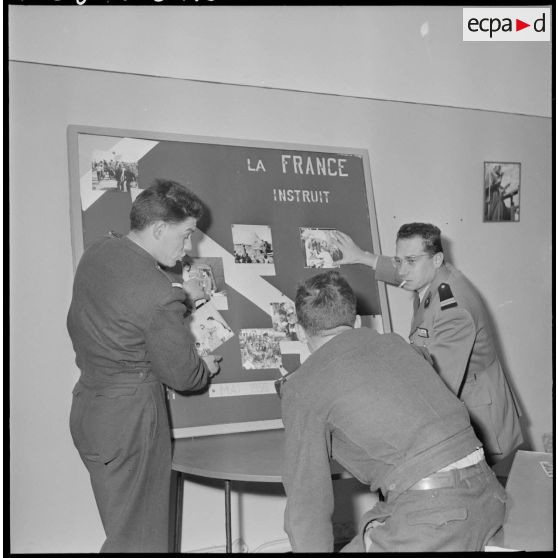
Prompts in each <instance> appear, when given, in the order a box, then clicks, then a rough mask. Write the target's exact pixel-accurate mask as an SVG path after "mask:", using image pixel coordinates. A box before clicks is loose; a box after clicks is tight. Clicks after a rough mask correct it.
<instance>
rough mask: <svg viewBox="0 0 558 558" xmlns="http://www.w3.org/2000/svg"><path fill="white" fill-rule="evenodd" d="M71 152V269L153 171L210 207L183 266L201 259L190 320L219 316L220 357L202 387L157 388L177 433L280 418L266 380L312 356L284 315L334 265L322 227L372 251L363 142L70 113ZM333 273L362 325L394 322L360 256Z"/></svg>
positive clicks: (375, 245) (121, 225) (375, 247)
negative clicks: (218, 134) (106, 122)
mask: <svg viewBox="0 0 558 558" xmlns="http://www.w3.org/2000/svg"><path fill="white" fill-rule="evenodd" d="M68 151H69V170H70V206H71V207H70V214H71V229H72V230H71V234H72V249H73V258H74V268H75V267H77V264H78V261H79V259H80V257H81V254H82V253H83V251H84V250H85V249H87V247H88V246H89V245H90V244H91V243H92V242H94V241H95V240H97V239H98V238H100V237H102V236H104V235H106V234H107V233H108V232H109V231H111V232H113V233H115V234H120V235H125V234H127V233H128V231H129V214H130V209H131V206H132V203H133V200H134V199H135V197H136V196H137V195H138V194H139V193H140V192H141V191H142V189H144V188H146V187H148V186H149V185H151V184H152V183H153V181H154V180H155V179H158V178H161V179H168V180H174V181H176V182H179V183H181V184H183V185H185V186H187V187H188V188H189V189H190V190H192V191H193V192H195V193H196V194H197V195H198V196H199V197H200V198H201V199H202V201H203V202H204V204H205V205H206V206H207V208H208V214H207V215H206V216H204V217H203V218H202V220H200V222H199V223H198V230H197V231H196V233H195V234H194V236H193V238H192V244H193V249H192V251H191V253H190V254H189V257H188V262H186V264H187V265H190V264H192V263H193V264H194V269H198V270H199V269H203V270H205V271H204V273H205V275H204V277H206V278H207V279H208V281H209V283H210V288H208V292H209V295H208V300H207V302H206V303H205V304H203V305H201V306H200V307H199V308H198V309H197V310H195V311H194V313H193V314H192V317H191V318H190V319H189V324H188V327H192V328H194V327H198V326H200V324H201V326H203V325H204V324H205V325H207V324H216V322H220V324H217V325H219V328H220V332H218V333H216V332H215V327H213V328H212V336H211V338H210V337H208V338H207V339H208V340H210V341H211V342H210V341H207V346H206V345H205V342H206V341H205V340H204V341H203V342H202V345H203V347H202V348H201V349H200V350H205V351H206V354H207V353H212V354H218V355H221V356H222V357H223V360H222V362H221V370H220V372H219V374H218V375H216V376H215V377H214V378H213V379H212V381H211V384H210V386H209V387H208V388H207V389H205V390H204V391H202V392H198V393H182V392H180V393H179V392H175V391H173V390H171V389H167V394H168V400H169V411H170V419H171V428H172V433H173V436H174V437H176V438H180V437H186V436H195V435H210V434H222V433H228V432H242V431H251V430H262V429H271V428H281V427H282V426H283V425H282V421H281V406H280V399H279V398H278V397H277V394H276V392H275V389H274V380H276V379H278V378H280V377H281V374H283V373H285V371H292V370H294V369H296V368H297V367H298V366H299V365H300V363H301V362H302V361H303V360H304V359H305V358H306V357H307V356H308V353H307V348H306V347H305V345H303V344H302V343H301V342H300V341H298V339H297V338H296V334H295V333H294V331H293V329H294V328H293V327H292V320H291V318H292V308H293V303H294V297H295V293H296V288H297V285H298V284H299V283H300V282H301V281H304V280H305V279H306V278H308V277H310V276H312V275H314V274H316V273H318V272H319V271H321V270H322V269H327V268H330V267H335V266H336V263H335V261H336V258H338V257H339V254H336V253H335V250H333V249H332V248H331V246H330V245H329V244H328V238H329V237H328V235H329V234H330V232H329V231H331V230H332V229H333V230H341V231H343V232H346V233H347V234H349V235H350V236H351V237H352V238H353V239H354V240H355V242H356V243H357V244H358V245H359V246H361V247H362V248H364V249H365V250H368V251H371V252H376V253H380V251H381V250H380V244H379V236H378V226H377V220H376V210H375V206H374V196H373V190H372V181H371V174H370V163H369V158H368V153H367V151H366V150H362V149H354V148H345V147H326V146H313V145H298V144H288V143H275V142H269V141H255V140H241V139H224V138H212V137H199V136H184V135H174V134H162V133H156V132H144V131H136V130H122V129H109V128H97V127H91V126H78V125H72V126H69V127H68ZM170 271H174V272H177V273H181V272H182V268H180V269H173V270H170ZM340 271H341V273H342V274H343V275H344V276H345V277H346V278H347V280H348V281H349V283H350V284H351V286H352V287H353V289H354V291H355V293H356V295H357V301H358V302H357V311H358V313H359V314H360V315H361V316H362V317H363V323H364V324H365V325H366V326H368V327H372V328H374V329H376V330H378V331H380V332H389V331H391V322H390V317H389V309H388V304H387V296H386V291H385V285H384V283H381V282H377V281H375V280H374V272H373V271H372V270H371V269H370V268H369V267H366V266H362V265H349V266H342V267H341V268H340ZM204 331H205V330H204ZM198 332H199V331H198ZM221 334H223V335H221ZM215 335H217V337H215ZM219 335H221V336H220V337H219ZM216 339H217V341H216ZM211 343H214V344H216V345H217V346H215V347H213V346H212V345H211ZM198 346H199V344H198Z"/></svg>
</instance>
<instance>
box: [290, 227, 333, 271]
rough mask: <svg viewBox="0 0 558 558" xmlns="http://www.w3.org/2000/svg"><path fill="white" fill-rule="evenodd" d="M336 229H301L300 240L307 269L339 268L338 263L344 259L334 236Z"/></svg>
mask: <svg viewBox="0 0 558 558" xmlns="http://www.w3.org/2000/svg"><path fill="white" fill-rule="evenodd" d="M335 232H336V229H327V228H317V227H300V240H301V243H302V249H303V251H304V257H305V262H306V264H305V266H304V267H306V268H319V269H332V268H336V267H339V264H337V263H336V262H337V261H338V260H340V259H341V258H342V257H343V254H342V252H341V250H339V248H337V246H336V244H335V242H334V240H333V237H332V234H333V233H335Z"/></svg>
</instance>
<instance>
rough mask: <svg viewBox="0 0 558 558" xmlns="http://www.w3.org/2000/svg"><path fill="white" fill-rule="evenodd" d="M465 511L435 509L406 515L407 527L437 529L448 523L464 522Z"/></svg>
mask: <svg viewBox="0 0 558 558" xmlns="http://www.w3.org/2000/svg"><path fill="white" fill-rule="evenodd" d="M466 519H467V510H466V509H465V508H454V507H451V508H435V509H430V510H421V511H416V512H412V513H409V514H407V523H408V524H409V525H432V526H434V527H439V526H440V525H444V524H445V523H449V522H450V521H465V520H466Z"/></svg>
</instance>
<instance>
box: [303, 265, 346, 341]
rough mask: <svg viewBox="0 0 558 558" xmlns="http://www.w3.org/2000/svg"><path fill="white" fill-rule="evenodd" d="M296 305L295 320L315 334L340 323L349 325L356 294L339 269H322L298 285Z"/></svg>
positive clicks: (307, 330)
mask: <svg viewBox="0 0 558 558" xmlns="http://www.w3.org/2000/svg"><path fill="white" fill-rule="evenodd" d="M295 308H296V316H297V318H298V323H299V324H300V325H301V326H302V327H303V328H304V330H305V331H306V332H307V333H308V334H310V335H316V334H318V333H319V332H321V331H327V330H329V329H333V328H335V327H338V326H342V325H347V326H351V327H352V326H353V325H354V323H355V318H356V296H355V293H354V291H353V289H352V288H351V286H350V285H349V283H348V282H347V280H346V279H345V278H344V277H343V276H342V275H341V274H340V273H339V272H338V271H335V270H332V271H325V272H322V273H319V274H318V275H314V276H313V277H310V278H309V279H307V280H306V281H304V283H302V284H301V285H299V287H298V289H297V291H296V298H295Z"/></svg>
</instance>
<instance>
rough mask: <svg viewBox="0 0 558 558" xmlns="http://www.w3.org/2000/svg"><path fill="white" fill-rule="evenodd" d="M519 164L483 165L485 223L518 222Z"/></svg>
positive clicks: (489, 163)
mask: <svg viewBox="0 0 558 558" xmlns="http://www.w3.org/2000/svg"><path fill="white" fill-rule="evenodd" d="M520 187H521V163H496V162H485V163H484V210H483V218H484V221H485V222H495V221H515V222H517V221H519V190H520Z"/></svg>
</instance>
